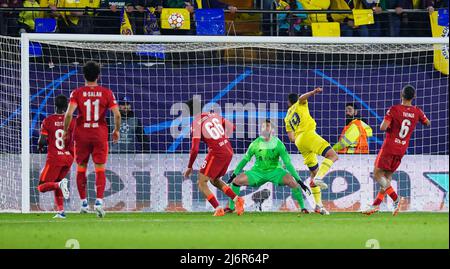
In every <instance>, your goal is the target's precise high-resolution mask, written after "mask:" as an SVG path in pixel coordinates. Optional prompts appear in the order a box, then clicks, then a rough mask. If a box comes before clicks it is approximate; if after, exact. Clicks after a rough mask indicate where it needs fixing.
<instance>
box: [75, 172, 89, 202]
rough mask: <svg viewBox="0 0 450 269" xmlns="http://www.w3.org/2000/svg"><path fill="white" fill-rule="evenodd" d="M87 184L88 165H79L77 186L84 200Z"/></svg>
mask: <svg viewBox="0 0 450 269" xmlns="http://www.w3.org/2000/svg"><path fill="white" fill-rule="evenodd" d="M86 185H87V178H86V167H81V166H78V167H77V188H78V193H79V194H80V199H81V200H84V199H86Z"/></svg>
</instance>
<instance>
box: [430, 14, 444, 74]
mask: <svg viewBox="0 0 450 269" xmlns="http://www.w3.org/2000/svg"><path fill="white" fill-rule="evenodd" d="M430 24H431V33H432V34H433V37H447V38H448V26H446V27H444V26H440V25H439V24H438V12H437V11H434V12H433V13H432V14H431V15H430ZM448 56H449V55H448V45H435V49H434V56H433V60H434V68H436V69H437V70H439V71H440V72H441V73H442V74H444V75H448Z"/></svg>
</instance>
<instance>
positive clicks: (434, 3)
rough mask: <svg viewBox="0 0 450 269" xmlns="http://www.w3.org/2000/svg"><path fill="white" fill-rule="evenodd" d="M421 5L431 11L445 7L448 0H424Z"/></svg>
mask: <svg viewBox="0 0 450 269" xmlns="http://www.w3.org/2000/svg"><path fill="white" fill-rule="evenodd" d="M423 7H424V8H426V9H427V10H428V12H429V13H433V11H434V10H435V9H439V8H447V9H448V0H424V1H423Z"/></svg>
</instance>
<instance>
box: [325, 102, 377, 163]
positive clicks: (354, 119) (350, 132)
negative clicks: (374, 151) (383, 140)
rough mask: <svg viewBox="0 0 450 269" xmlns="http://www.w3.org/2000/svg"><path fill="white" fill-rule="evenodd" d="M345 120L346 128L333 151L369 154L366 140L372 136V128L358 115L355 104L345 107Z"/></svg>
mask: <svg viewBox="0 0 450 269" xmlns="http://www.w3.org/2000/svg"><path fill="white" fill-rule="evenodd" d="M345 118H346V119H345V124H346V126H345V127H344V129H343V130H342V133H341V136H340V137H339V141H338V142H337V143H336V144H335V145H334V146H333V149H334V150H335V151H336V152H337V153H340V154H342V153H344V154H369V144H368V140H367V139H368V138H369V137H371V136H372V128H371V127H370V126H369V125H367V121H366V120H365V119H363V118H361V116H360V115H358V106H357V105H356V104H354V103H348V104H346V105H345Z"/></svg>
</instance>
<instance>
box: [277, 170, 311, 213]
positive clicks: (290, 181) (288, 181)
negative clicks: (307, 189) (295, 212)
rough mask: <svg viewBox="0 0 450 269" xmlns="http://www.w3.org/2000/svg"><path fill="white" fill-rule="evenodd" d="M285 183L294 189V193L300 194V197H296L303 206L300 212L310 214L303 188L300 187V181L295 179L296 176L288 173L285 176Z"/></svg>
mask: <svg viewBox="0 0 450 269" xmlns="http://www.w3.org/2000/svg"><path fill="white" fill-rule="evenodd" d="M283 184H284V185H286V186H288V187H289V188H291V189H292V194H293V195H297V196H299V197H298V198H296V200H297V201H298V203H299V206H300V208H301V209H300V212H302V213H304V214H309V211H308V209H306V208H305V204H304V201H303V194H302V188H301V187H300V184H298V182H297V181H295V179H294V177H293V176H291V175H290V174H289V173H287V174H286V175H285V176H284V177H283Z"/></svg>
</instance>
